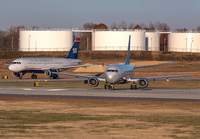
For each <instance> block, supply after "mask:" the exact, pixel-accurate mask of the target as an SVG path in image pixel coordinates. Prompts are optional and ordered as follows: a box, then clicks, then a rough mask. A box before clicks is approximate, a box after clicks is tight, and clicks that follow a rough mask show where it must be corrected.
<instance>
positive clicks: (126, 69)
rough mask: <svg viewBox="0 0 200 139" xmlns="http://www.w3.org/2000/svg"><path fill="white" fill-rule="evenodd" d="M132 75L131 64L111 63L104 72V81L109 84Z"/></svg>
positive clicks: (124, 79) (121, 80)
mask: <svg viewBox="0 0 200 139" xmlns="http://www.w3.org/2000/svg"><path fill="white" fill-rule="evenodd" d="M133 75H134V69H133V66H131V65H128V64H112V65H109V66H108V67H107V68H106V70H105V72H104V77H105V80H106V82H107V83H111V84H116V83H120V82H123V81H126V79H128V78H130V77H133Z"/></svg>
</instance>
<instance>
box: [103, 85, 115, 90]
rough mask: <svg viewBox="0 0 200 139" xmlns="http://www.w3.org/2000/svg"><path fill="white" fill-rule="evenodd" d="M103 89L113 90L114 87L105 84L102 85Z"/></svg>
mask: <svg viewBox="0 0 200 139" xmlns="http://www.w3.org/2000/svg"><path fill="white" fill-rule="evenodd" d="M104 89H110V90H114V89H115V88H114V85H107V84H105V85H104Z"/></svg>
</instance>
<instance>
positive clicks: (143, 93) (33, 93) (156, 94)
mask: <svg viewBox="0 0 200 139" xmlns="http://www.w3.org/2000/svg"><path fill="white" fill-rule="evenodd" d="M0 96H7V97H46V98H80V99H116V100H158V101H191V102H200V89H188V90H183V89H138V90H130V89H118V90H114V91H111V90H104V89H94V88H91V89H83V88H42V87H31V88H27V87H0Z"/></svg>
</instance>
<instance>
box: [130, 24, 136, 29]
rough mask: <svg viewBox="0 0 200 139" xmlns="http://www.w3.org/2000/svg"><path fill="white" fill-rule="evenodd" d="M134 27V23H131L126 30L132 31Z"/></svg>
mask: <svg viewBox="0 0 200 139" xmlns="http://www.w3.org/2000/svg"><path fill="white" fill-rule="evenodd" d="M135 26H136V24H135V23H131V24H130V25H129V26H128V29H133V28H134V27H135Z"/></svg>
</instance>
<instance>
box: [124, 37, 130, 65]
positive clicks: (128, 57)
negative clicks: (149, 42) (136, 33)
mask: <svg viewBox="0 0 200 139" xmlns="http://www.w3.org/2000/svg"><path fill="white" fill-rule="evenodd" d="M130 43H131V35H129V42H128V51H127V58H126V62H125V64H126V65H128V64H129V63H130Z"/></svg>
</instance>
